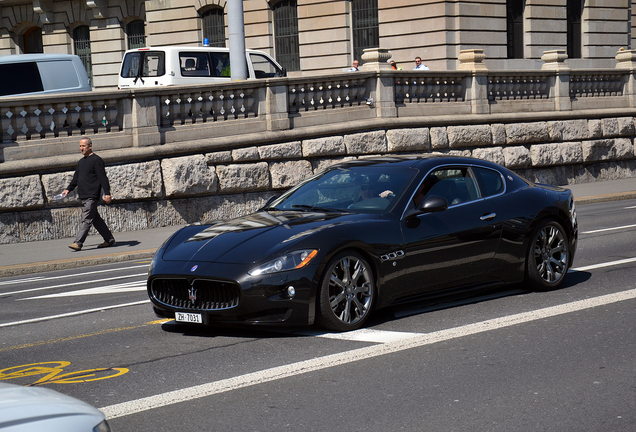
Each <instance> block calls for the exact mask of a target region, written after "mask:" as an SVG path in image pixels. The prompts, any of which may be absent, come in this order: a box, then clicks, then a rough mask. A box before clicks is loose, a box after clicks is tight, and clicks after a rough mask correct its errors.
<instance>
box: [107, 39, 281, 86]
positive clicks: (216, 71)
mask: <svg viewBox="0 0 636 432" xmlns="http://www.w3.org/2000/svg"><path fill="white" fill-rule="evenodd" d="M245 57H246V61H247V70H248V75H249V76H248V79H256V78H272V77H281V76H286V75H287V72H286V70H285V68H283V67H282V66H281V65H279V64H278V63H277V62H276V60H274V59H273V58H271V57H270V56H269V55H267V54H266V53H264V52H262V51H255V50H246V52H245ZM230 75H231V71H230V50H229V48H215V47H188V46H176V47H175V46H157V47H148V48H137V49H133V50H128V51H126V53H125V55H124V59H123V61H122V64H121V71H120V73H119V86H118V87H119V88H120V89H127V88H135V87H156V86H172V85H185V84H207V83H215V82H227V81H230Z"/></svg>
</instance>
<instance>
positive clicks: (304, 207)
mask: <svg viewBox="0 0 636 432" xmlns="http://www.w3.org/2000/svg"><path fill="white" fill-rule="evenodd" d="M292 208H293V209H300V210H306V211H321V212H335V213H350V212H349V211H348V210H343V209H337V208H329V207H318V206H313V205H307V204H294V205H293V206H292Z"/></svg>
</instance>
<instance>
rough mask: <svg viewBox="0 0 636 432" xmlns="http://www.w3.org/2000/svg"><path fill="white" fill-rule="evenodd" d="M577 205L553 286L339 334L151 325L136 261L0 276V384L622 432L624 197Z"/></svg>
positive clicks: (202, 409) (631, 204) (158, 415)
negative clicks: (569, 249)
mask: <svg viewBox="0 0 636 432" xmlns="http://www.w3.org/2000/svg"><path fill="white" fill-rule="evenodd" d="M577 210H578V215H579V223H580V229H581V234H580V237H579V246H578V252H577V256H576V259H575V262H574V269H573V270H572V271H571V273H570V274H569V275H568V280H567V281H566V285H565V286H564V287H563V288H562V289H559V290H557V291H553V292H546V293H529V292H525V291H523V290H522V289H520V287H509V288H507V289H506V290H502V291H496V292H490V293H486V294H483V295H480V296H479V297H476V296H473V297H470V298H467V299H446V300H445V301H443V302H440V303H438V304H413V305H410V306H409V307H405V308H399V309H393V310H385V311H382V312H381V313H377V314H375V315H374V317H373V318H374V319H373V320H372V322H371V323H370V324H369V325H368V326H367V327H366V328H365V329H363V330H359V331H357V332H351V333H345V334H321V333H320V332H319V331H318V330H317V329H315V328H309V329H288V330H282V331H274V330H272V329H260V328H246V327H243V328H234V329H232V328H228V329H206V328H200V327H180V326H176V325H175V324H174V323H173V322H171V321H165V320H158V319H157V318H156V317H155V316H154V315H153V314H152V311H151V307H150V305H149V303H148V301H147V296H146V293H145V274H146V270H147V264H148V262H144V261H129V262H124V263H116V264H109V265H104V266H93V267H90V268H81V269H74V270H70V271H69V270H67V271H58V272H49V273H38V274H34V275H30V276H21V277H13V278H4V279H0V335H1V337H0V380H6V381H7V382H12V383H15V384H20V385H33V384H36V385H44V386H46V387H50V388H53V389H55V390H57V391H61V392H62V393H66V394H69V395H71V396H74V397H77V398H79V399H82V400H84V401H86V402H88V403H90V404H92V405H93V406H95V407H97V408H100V409H102V410H103V411H104V412H105V413H106V414H107V416H108V417H109V423H110V424H111V427H112V428H113V430H114V431H116V432H117V431H139V432H142V431H168V430H170V431H201V430H205V431H216V430H224V431H274V430H276V431H279V430H290V431H298V430H304V431H318V430H320V431H322V430H333V431H398V430H405V431H423V430H426V431H529V430H533V431H534V430H537V431H577V432H579V431H595V432H596V431H600V430H606V431H612V432H614V431H634V430H636V308H635V306H636V282H635V279H636V278H635V277H634V276H635V275H636V271H635V270H634V268H635V267H634V265H635V263H636V248H635V247H634V244H636V225H635V220H636V218H635V217H634V215H635V214H636V200H625V201H614V202H608V203H599V204H587V205H580V206H578V208H577ZM599 230H600V231H599Z"/></svg>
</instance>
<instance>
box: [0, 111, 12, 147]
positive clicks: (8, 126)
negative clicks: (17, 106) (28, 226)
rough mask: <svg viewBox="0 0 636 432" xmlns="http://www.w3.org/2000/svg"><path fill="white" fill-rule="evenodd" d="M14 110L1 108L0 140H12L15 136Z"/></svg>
mask: <svg viewBox="0 0 636 432" xmlns="http://www.w3.org/2000/svg"><path fill="white" fill-rule="evenodd" d="M14 111H15V110H13V108H11V107H9V108H2V111H1V115H0V125H1V126H0V127H2V141H13V139H14V137H15V127H14V124H15V123H14V121H13V119H14V118H15V112H14Z"/></svg>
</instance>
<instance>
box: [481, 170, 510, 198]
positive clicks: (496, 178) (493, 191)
mask: <svg viewBox="0 0 636 432" xmlns="http://www.w3.org/2000/svg"><path fill="white" fill-rule="evenodd" d="M473 172H474V173H475V178H476V179H477V182H478V183H479V189H480V190H481V195H482V196H483V197H484V198H487V197H489V196H494V195H499V194H501V193H503V192H504V189H505V183H504V179H503V177H502V176H501V173H500V172H499V171H495V170H492V169H488V168H480V167H473Z"/></svg>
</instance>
